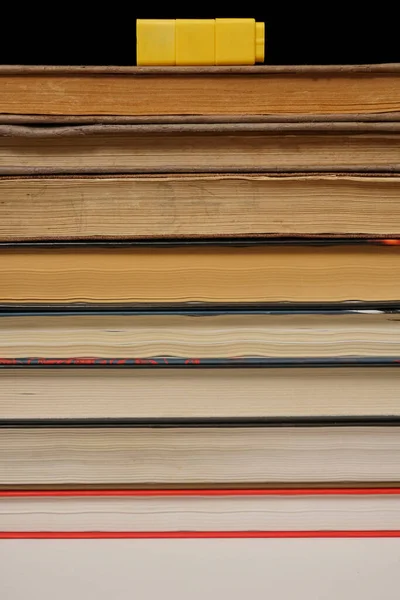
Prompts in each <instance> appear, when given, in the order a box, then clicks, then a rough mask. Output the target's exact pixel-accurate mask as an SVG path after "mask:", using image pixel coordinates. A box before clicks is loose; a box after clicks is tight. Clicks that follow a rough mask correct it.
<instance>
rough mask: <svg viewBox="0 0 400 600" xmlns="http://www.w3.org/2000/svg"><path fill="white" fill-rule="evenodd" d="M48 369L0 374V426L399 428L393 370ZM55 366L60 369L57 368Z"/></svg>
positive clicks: (397, 381) (397, 373) (153, 364)
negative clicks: (377, 423) (368, 424)
mask: <svg viewBox="0 0 400 600" xmlns="http://www.w3.org/2000/svg"><path fill="white" fill-rule="evenodd" d="M28 362H29V361H28ZM48 362H49V363H50V365H51V363H52V365H51V366H49V365H48V366H47V368H46V367H45V366H43V365H42V366H41V367H40V368H35V367H34V366H33V365H32V363H31V364H29V365H28V366H27V365H25V366H20V367H19V368H9V369H5V368H3V369H0V387H1V390H2V401H1V404H0V425H2V426H7V423H11V424H12V423H14V422H18V424H20V425H23V424H24V423H27V422H30V421H34V422H41V421H45V422H50V424H51V422H52V421H53V420H56V421H60V420H61V421H62V420H65V421H66V422H70V424H71V423H72V425H73V424H74V423H76V422H77V421H79V422H81V421H82V420H83V424H84V420H85V419H89V420H90V421H91V422H95V423H97V422H99V421H101V422H110V423H112V422H123V423H126V422H127V421H128V422H129V423H133V424H135V423H139V424H141V423H142V422H148V421H150V422H152V423H155V424H157V423H161V424H163V423H166V422H170V421H171V420H175V422H181V421H183V422H187V421H189V422H190V423H193V424H194V425H196V423H197V422H198V421H200V422H201V423H204V422H207V419H211V420H212V421H218V422H221V421H222V422H224V424H225V422H226V421H229V422H235V423H236V422H239V423H240V422H244V423H246V422H247V420H248V419H251V420H253V421H254V422H255V423H260V422H271V423H275V422H278V421H279V420H282V421H283V422H284V423H286V422H287V421H288V420H290V421H291V422H298V421H299V420H306V419H311V420H313V421H315V420H318V419H323V420H325V421H326V420H329V419H331V420H333V421H334V422H335V423H341V422H343V421H346V420H347V421H348V420H351V419H356V418H358V420H359V421H360V422H362V420H363V419H373V418H374V417H377V418H378V419H380V418H381V417H382V416H384V418H385V419H389V418H390V417H393V418H394V420H395V419H397V420H399V422H400V406H399V403H398V397H397V390H398V388H399V385H400V370H399V362H400V361H399V360H395V361H393V364H392V365H391V366H384V365H375V366H371V365H368V364H367V365H364V366H361V365H359V366H346V364H344V365H340V363H339V364H338V363H334V364H333V365H331V366H321V365H319V366H312V365H309V364H308V363H307V360H306V359H303V360H302V361H301V362H299V363H298V364H297V366H288V365H285V364H283V365H279V364H278V365H276V366H272V365H269V366H266V367H265V368H261V367H259V368H254V366H253V368H251V367H249V366H247V367H246V366H243V365H241V363H240V361H235V360H232V363H231V365H232V367H234V368H227V366H226V365H223V364H222V365H221V364H219V363H216V364H214V365H210V364H206V365H202V364H201V363H200V364H199V365H196V361H191V360H188V361H185V362H183V361H182V364H181V365H179V366H178V365H176V364H175V365H174V364H172V365H171V364H168V363H169V360H167V359H164V360H159V361H152V360H149V361H145V362H144V364H143V362H142V361H138V363H139V366H136V368H135V365H133V366H132V367H131V368H121V363H122V365H123V364H124V361H123V360H121V361H111V363H112V365H111V366H110V365H109V366H108V367H107V366H104V364H103V365H102V362H103V361H101V360H99V361H98V364H99V365H102V368H95V367H93V366H88V365H87V364H86V366H85V362H86V361H83V365H81V366H80V367H77V366H74V364H73V363H72V365H68V363H69V361H68V359H66V360H65V361H58V360H54V361H51V360H49V361H48ZM87 362H90V361H87ZM93 362H95V361H93ZM104 362H106V361H104ZM192 362H194V363H195V364H194V365H193V364H192ZM1 363H2V360H1V359H0V364H1ZM63 363H64V364H65V363H66V364H67V365H68V367H66V368H61V366H62V365H63ZM157 363H160V364H157ZM185 363H188V364H185ZM78 364H79V361H78ZM57 365H58V367H59V368H56V367H57ZM118 366H119V367H120V368H118ZM163 366H164V368H163ZM282 366H286V368H282ZM112 367H114V368H112ZM144 367H146V368H144ZM193 435H195V434H193Z"/></svg>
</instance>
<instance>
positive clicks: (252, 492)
mask: <svg viewBox="0 0 400 600" xmlns="http://www.w3.org/2000/svg"><path fill="white" fill-rule="evenodd" d="M376 495H382V496H395V495H400V488H399V487H396V488H314V489H313V488H298V489H294V488H291V489H285V488H283V489H279V488H275V489H220V490H218V489H213V490H210V489H208V490H200V489H190V490H187V489H186V490H185V489H181V490H177V489H174V490H165V489H164V490H162V489H160V490H154V489H152V490H124V489H121V490H2V491H0V499H1V498H7V497H8V498H10V497H14V498H23V497H27V498H35V497H58V496H60V497H62V496H75V497H85V496H89V497H96V496H100V497H101V496H103V497H107V496H114V497H115V496H145V497H146V496H147V497H151V496H160V497H162V496H221V497H224V496H376Z"/></svg>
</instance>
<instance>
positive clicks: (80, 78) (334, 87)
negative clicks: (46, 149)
mask: <svg viewBox="0 0 400 600" xmlns="http://www.w3.org/2000/svg"><path fill="white" fill-rule="evenodd" d="M399 112H400V65H398V64H387V65H369V66H368V65H366V66H333V67H329V66H326V67H323V66H292V67H279V66H275V67H274V66H259V67H212V68H209V67H194V68H191V67H164V68H160V67H65V66H64V67H57V66H55V67H40V66H39V67H37V66H14V65H10V66H2V67H1V70H0V113H1V114H3V115H6V116H14V115H39V116H40V115H64V116H71V117H73V116H90V115H97V116H103V115H105V116H107V115H114V116H120V117H123V116H156V117H159V116H162V115H166V116H168V115H170V116H171V115H174V116H176V115H192V116H193V115H201V116H214V117H215V116H230V117H234V116H237V115H240V116H243V115H256V116H265V115H268V116H270V117H271V116H280V117H281V116H287V115H290V116H297V115H303V116H306V117H312V116H314V115H329V116H330V117H332V115H349V117H350V118H351V117H352V118H355V119H359V118H360V117H361V116H363V115H370V114H379V113H380V114H381V113H388V114H396V113H397V114H398V113H399Z"/></svg>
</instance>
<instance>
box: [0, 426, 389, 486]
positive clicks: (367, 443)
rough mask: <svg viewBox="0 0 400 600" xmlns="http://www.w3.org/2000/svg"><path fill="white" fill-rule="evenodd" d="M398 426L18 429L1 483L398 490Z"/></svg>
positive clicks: (2, 455) (1, 446)
mask: <svg viewBox="0 0 400 600" xmlns="http://www.w3.org/2000/svg"><path fill="white" fill-rule="evenodd" d="M399 480H400V436H399V428H398V426H397V425H396V424H395V423H394V424H392V425H387V424H386V425H383V426H382V425H376V424H373V425H371V424H370V425H368V424H367V425H365V424H364V425H361V424H359V425H355V426H353V425H347V426H342V427H340V426H334V425H333V426H332V425H320V426H313V425H310V426H305V425H302V426H282V425H280V426H278V427H265V426H264V427H260V426H259V427H257V426H255V427H243V426H240V427H238V426H237V425H236V426H231V427H220V426H219V427H215V426H214V427H211V426H210V424H208V426H203V427H201V426H198V425H197V426H195V427H187V426H186V427H185V426H183V427H173V426H166V427H155V426H154V424H153V425H150V424H149V425H148V426H144V427H138V426H137V427H123V426H122V427H116V426H112V425H111V426H110V427H104V426H103V427H100V426H96V427H91V426H90V423H89V424H87V425H86V426H85V425H84V424H81V425H80V426H79V427H68V425H67V426H66V427H65V426H64V427H63V426H60V425H58V426H55V425H54V424H52V423H49V424H48V425H47V426H46V425H45V424H43V423H42V424H38V425H37V426H36V427H35V426H33V427H32V426H31V427H23V426H22V427H18V426H17V425H16V424H13V423H9V424H8V426H7V427H3V429H2V432H1V436H0V486H1V485H2V486H16V485H22V486H30V485H35V486H36V485H45V486H57V485H72V486H75V487H76V486H80V485H100V486H102V487H108V486H110V485H116V486H122V487H123V486H125V485H137V486H143V485H153V486H155V485H158V486H164V485H176V486H180V487H182V486H185V487H186V486H190V485H194V486H199V485H200V486H203V487H204V486H210V487H213V486H214V485H215V484H231V485H233V487H235V485H236V484H247V485H253V484H283V483H291V484H296V483H302V484H305V483H307V484H308V483H318V484H319V485H321V484H323V483H337V482H340V483H349V482H350V483H351V484H354V483H356V482H357V483H363V482H364V483H373V484H374V485H375V487H376V486H379V482H382V483H384V482H386V483H393V482H396V481H399Z"/></svg>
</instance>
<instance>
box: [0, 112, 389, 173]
mask: <svg viewBox="0 0 400 600" xmlns="http://www.w3.org/2000/svg"><path fill="white" fill-rule="evenodd" d="M399 143H400V123H399V122H396V121H394V122H382V121H381V122H379V121H378V122H364V123H351V122H340V121H338V122H330V123H329V122H297V123H291V122H284V123H259V122H258V123H257V122H255V123H251V122H241V121H239V122H237V123H214V124H213V123H197V124H196V123H167V124H162V123H159V124H151V123H147V124H146V123H144V124H143V123H142V124H136V125H135V124H125V125H124V124H121V125H116V124H114V125H113V124H112V123H108V124H107V123H106V124H92V125H67V124H66V125H64V126H62V125H60V124H59V125H57V126H54V125H51V124H47V126H46V127H43V126H32V125H30V126H29V125H28V126H22V125H5V124H3V125H1V124H0V174H2V175H10V174H12V175H26V174H36V175H37V174H42V175H43V174H52V175H60V174H71V173H75V174H77V173H82V174H83V173H87V174H92V175H93V174H112V173H115V174H121V173H140V174H143V173H153V174H154V173H229V172H235V173H236V174H238V173H248V172H250V173H257V172H259V173H262V172H271V173H272V172H285V171H286V172H291V173H295V172H332V171H336V172H375V173H378V172H382V173H387V172H390V171H398V169H399V163H400V159H399V149H398V148H399Z"/></svg>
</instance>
